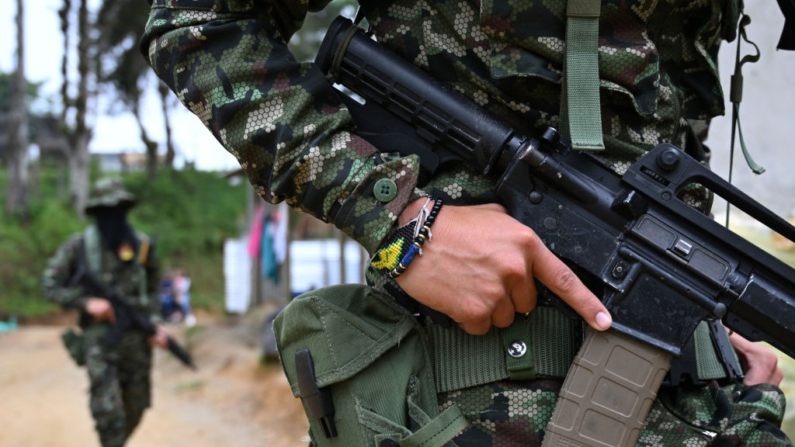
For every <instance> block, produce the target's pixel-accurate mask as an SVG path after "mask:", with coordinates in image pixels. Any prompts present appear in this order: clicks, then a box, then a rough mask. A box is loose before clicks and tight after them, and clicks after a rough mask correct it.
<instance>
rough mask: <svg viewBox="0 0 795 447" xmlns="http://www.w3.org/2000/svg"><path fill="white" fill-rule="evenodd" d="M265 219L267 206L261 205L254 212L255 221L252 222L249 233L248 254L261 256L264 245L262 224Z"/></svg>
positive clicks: (254, 256) (255, 256)
mask: <svg viewBox="0 0 795 447" xmlns="http://www.w3.org/2000/svg"><path fill="white" fill-rule="evenodd" d="M264 221H265V207H264V206H262V205H260V206H258V207H257V211H255V212H254V222H252V223H251V232H250V233H249V234H248V255H249V256H250V257H252V258H259V253H260V247H262V224H263V222H264Z"/></svg>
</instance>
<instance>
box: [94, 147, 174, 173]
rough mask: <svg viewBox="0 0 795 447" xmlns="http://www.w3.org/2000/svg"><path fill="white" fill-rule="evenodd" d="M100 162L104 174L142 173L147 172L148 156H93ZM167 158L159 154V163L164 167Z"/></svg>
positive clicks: (141, 154)
mask: <svg viewBox="0 0 795 447" xmlns="http://www.w3.org/2000/svg"><path fill="white" fill-rule="evenodd" d="M91 156H92V157H94V159H95V160H98V161H99V169H100V170H101V171H102V172H119V173H127V172H140V171H144V170H146V154H145V153H143V152H107V153H105V152H101V153H93V154H92V155H91ZM165 162H166V156H165V155H163V154H158V156H157V163H158V164H159V165H164V164H165Z"/></svg>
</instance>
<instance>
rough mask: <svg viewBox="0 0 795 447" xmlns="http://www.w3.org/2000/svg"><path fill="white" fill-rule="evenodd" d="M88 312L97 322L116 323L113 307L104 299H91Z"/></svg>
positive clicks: (87, 304)
mask: <svg viewBox="0 0 795 447" xmlns="http://www.w3.org/2000/svg"><path fill="white" fill-rule="evenodd" d="M86 312H88V314H89V315H91V316H92V317H93V318H94V320H96V321H108V322H110V323H115V322H116V314H115V313H113V306H111V305H110V301H108V300H106V299H104V298H89V299H88V302H86Z"/></svg>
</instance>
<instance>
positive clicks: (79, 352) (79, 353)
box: [61, 328, 86, 366]
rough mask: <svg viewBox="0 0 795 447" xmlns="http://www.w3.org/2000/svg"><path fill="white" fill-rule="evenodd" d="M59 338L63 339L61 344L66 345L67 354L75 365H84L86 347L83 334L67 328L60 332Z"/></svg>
mask: <svg viewBox="0 0 795 447" xmlns="http://www.w3.org/2000/svg"><path fill="white" fill-rule="evenodd" d="M61 340H63V344H64V346H66V350H67V351H68V352H69V356H70V357H72V360H74V361H75V363H77V366H85V364H86V349H85V344H84V342H83V335H82V334H78V333H77V332H75V330H74V329H72V328H69V329H67V330H65V331H63V332H62V333H61Z"/></svg>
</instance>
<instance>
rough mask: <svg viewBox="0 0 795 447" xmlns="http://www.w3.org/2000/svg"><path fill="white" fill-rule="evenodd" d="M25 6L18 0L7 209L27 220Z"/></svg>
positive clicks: (9, 132) (11, 96) (11, 90)
mask: <svg viewBox="0 0 795 447" xmlns="http://www.w3.org/2000/svg"><path fill="white" fill-rule="evenodd" d="M24 13H25V10H24V5H23V0H17V17H16V22H17V67H16V70H15V71H14V75H13V77H12V79H11V88H10V92H9V113H10V118H11V119H10V125H9V128H8V148H7V149H8V157H7V158H8V188H7V194H6V211H7V212H8V213H9V214H18V215H21V216H22V217H23V219H24V220H27V212H28V205H29V203H28V201H29V198H28V186H29V185H28V167H27V152H28V114H27V104H26V103H25V96H26V95H25V94H26V92H27V82H26V80H25V32H24V29H25V28H24V27H25V21H24V18H25V14H24Z"/></svg>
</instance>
